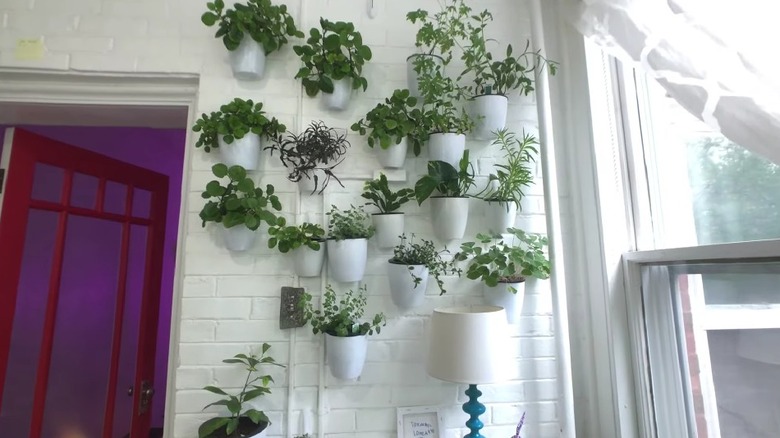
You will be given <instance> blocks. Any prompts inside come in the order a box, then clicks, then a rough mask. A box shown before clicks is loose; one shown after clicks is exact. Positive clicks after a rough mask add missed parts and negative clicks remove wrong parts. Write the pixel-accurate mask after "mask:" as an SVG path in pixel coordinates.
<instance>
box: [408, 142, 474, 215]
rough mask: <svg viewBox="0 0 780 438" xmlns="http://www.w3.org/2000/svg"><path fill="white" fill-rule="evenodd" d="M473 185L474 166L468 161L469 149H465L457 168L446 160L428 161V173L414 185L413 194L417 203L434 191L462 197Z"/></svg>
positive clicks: (443, 194) (453, 196) (448, 195)
mask: <svg viewBox="0 0 780 438" xmlns="http://www.w3.org/2000/svg"><path fill="white" fill-rule="evenodd" d="M474 185H475V182H474V166H472V165H471V162H469V151H468V149H466V150H465V151H464V152H463V157H462V158H461V159H460V162H459V163H458V168H457V169H456V168H455V167H454V166H453V165H452V164H450V163H448V162H446V161H429V162H428V173H427V174H426V175H423V176H422V177H421V178H420V179H419V180H417V183H415V185H414V195H415V197H416V198H417V203H418V204H422V203H423V201H425V200H426V199H428V198H429V197H430V196H431V195H433V192H434V191H437V192H438V193H439V196H443V197H449V198H457V197H464V196H467V192H468V190H469V189H470V188H471V187H473V186H474Z"/></svg>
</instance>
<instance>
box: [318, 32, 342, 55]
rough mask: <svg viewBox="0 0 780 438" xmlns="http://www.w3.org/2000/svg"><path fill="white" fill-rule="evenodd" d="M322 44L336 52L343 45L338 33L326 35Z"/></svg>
mask: <svg viewBox="0 0 780 438" xmlns="http://www.w3.org/2000/svg"><path fill="white" fill-rule="evenodd" d="M322 45H323V46H325V50H329V51H332V52H335V51H337V50H339V48H340V47H341V39H340V38H339V36H338V35H336V34H330V35H328V36H327V37H325V40H324V41H323V44H322Z"/></svg>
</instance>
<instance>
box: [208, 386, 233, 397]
mask: <svg viewBox="0 0 780 438" xmlns="http://www.w3.org/2000/svg"><path fill="white" fill-rule="evenodd" d="M203 389H205V390H206V391H209V392H213V393H214V394H219V395H228V394H227V393H226V392H225V391H223V390H221V389H219V388H217V387H216V386H206V387H205V388H203Z"/></svg>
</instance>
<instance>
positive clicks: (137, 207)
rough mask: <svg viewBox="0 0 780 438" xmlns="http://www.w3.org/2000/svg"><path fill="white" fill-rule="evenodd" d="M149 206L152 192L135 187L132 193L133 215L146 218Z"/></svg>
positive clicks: (149, 209)
mask: <svg viewBox="0 0 780 438" xmlns="http://www.w3.org/2000/svg"><path fill="white" fill-rule="evenodd" d="M151 206H152V192H150V191H148V190H144V189H138V188H136V189H135V192H134V193H133V216H135V217H140V218H144V219H148V218H149V212H150V211H151V209H152V208H151Z"/></svg>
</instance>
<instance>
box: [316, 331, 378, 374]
mask: <svg viewBox="0 0 780 438" xmlns="http://www.w3.org/2000/svg"><path fill="white" fill-rule="evenodd" d="M367 351H368V335H363V336H349V337H339V336H332V335H329V334H327V333H325V352H326V355H327V358H328V368H330V373H331V374H332V375H333V377H335V378H337V379H342V380H355V379H357V378H358V377H360V373H362V372H363V365H364V364H365V363H366V352H367Z"/></svg>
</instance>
